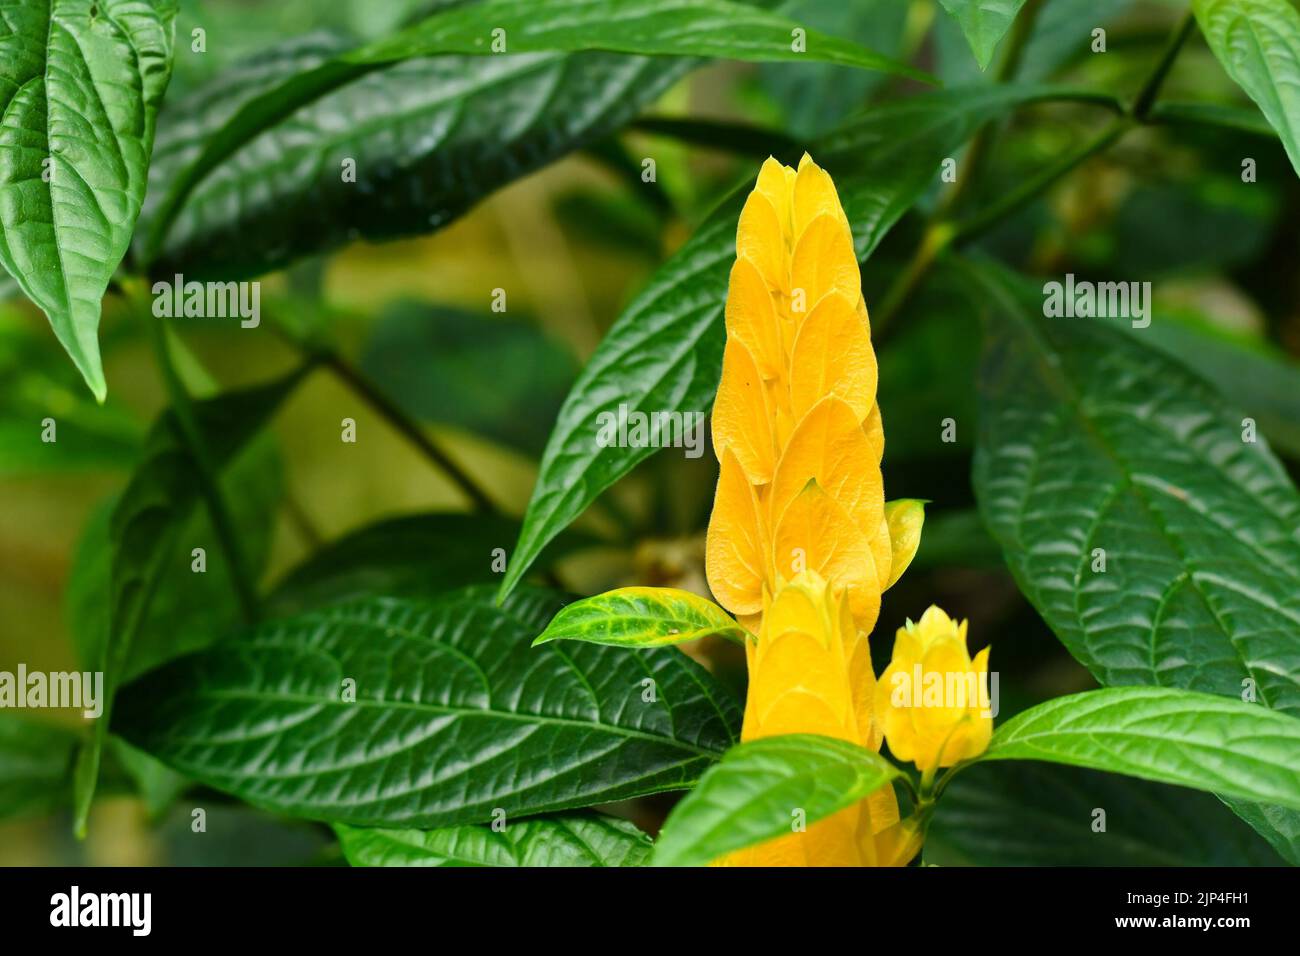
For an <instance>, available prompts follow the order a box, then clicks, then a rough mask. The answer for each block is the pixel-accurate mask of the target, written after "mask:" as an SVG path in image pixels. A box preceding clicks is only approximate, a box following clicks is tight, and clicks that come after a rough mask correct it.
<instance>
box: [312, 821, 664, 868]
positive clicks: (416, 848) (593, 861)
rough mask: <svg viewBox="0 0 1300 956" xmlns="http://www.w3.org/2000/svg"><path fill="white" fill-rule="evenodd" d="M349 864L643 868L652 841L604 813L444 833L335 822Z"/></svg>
mask: <svg viewBox="0 0 1300 956" xmlns="http://www.w3.org/2000/svg"><path fill="white" fill-rule="evenodd" d="M334 830H335V832H336V833H337V834H338V836H339V842H340V843H341V844H342V846H343V854H344V856H346V857H347V860H348V862H349V863H351V864H352V865H353V866H643V865H645V863H646V861H647V860H648V859H649V857H650V849H651V843H650V838H649V837H648V836H646V835H645V834H644V833H642V832H641V831H640V830H638V829H637V828H636V827H635V826H633V825H632V824H631V823H629V822H627V821H626V820H620V819H618V818H617V817H611V816H607V815H605V814H603V813H562V814H556V815H555V816H549V817H532V818H530V819H527V820H520V821H519V822H518V823H509V822H507V824H506V826H505V828H504V829H502V830H501V831H500V832H497V831H495V830H493V829H492V827H491V826H490V825H488V826H483V825H478V826H462V827H448V828H446V829H442V830H368V829H359V828H357V827H350V826H347V825H345V824H341V823H340V824H335V826H334Z"/></svg>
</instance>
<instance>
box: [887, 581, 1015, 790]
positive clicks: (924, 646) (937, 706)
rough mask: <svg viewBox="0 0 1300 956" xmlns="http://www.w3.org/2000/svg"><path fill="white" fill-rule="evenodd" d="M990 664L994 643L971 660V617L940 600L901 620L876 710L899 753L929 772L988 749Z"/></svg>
mask: <svg viewBox="0 0 1300 956" xmlns="http://www.w3.org/2000/svg"><path fill="white" fill-rule="evenodd" d="M988 669H989V649H988V648H987V647H986V648H984V650H982V651H980V652H979V653H978V654H977V655H975V659H974V660H973V661H972V660H971V658H970V653H969V651H968V650H967V648H966V622H965V621H962V622H960V623H958V622H956V621H954V620H953V619H952V618H950V617H949V616H948V615H947V614H945V613H944V612H943V611H942V610H940V609H939V608H937V607H931V608H929V610H927V611H926V612H925V614H924V615H922V617H921V620H920V622H919V623H916V624H913V623H912V622H911V621H909V622H908V624H907V626H906V627H900V628H899V629H898V634H897V636H896V637H895V639H894V655H893V658H892V659H891V660H890V662H889V667H887V668H886V669H885V672H884V673H883V674H881V675H880V683H879V684H878V685H877V687H876V706H875V711H876V714H877V715H878V716H879V718H880V719H881V720H882V721H883V724H884V731H885V739H886V740H888V741H889V749H890V751H891V752H892V753H893V755H894V756H895V757H897V758H898V759H899V760H910V761H911V762H913V763H915V764H916V766H917V769H919V770H920V771H922V773H925V772H927V771H932V770H934V769H935V768H937V767H951V766H952V765H953V764H955V763H960V762H961V761H963V760H968V759H970V758H971V757H978V756H979V755H980V754H982V753H983V752H984V751H985V750H986V749H987V748H988V745H989V737H990V736H992V734H993V717H992V714H991V707H990V705H991V701H990V700H989V696H988V694H989V691H988Z"/></svg>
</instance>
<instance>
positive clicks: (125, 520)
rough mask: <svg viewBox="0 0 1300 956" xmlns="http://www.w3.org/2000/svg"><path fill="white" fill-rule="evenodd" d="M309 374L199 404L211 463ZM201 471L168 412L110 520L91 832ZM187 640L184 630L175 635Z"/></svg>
mask: <svg viewBox="0 0 1300 956" xmlns="http://www.w3.org/2000/svg"><path fill="white" fill-rule="evenodd" d="M301 377H302V373H301V372H295V373H293V374H291V375H288V376H286V377H284V378H281V379H278V380H276V381H275V382H272V383H271V384H269V385H263V386H260V387H257V388H251V389H247V390H244V391H240V392H231V393H229V394H226V395H222V396H219V397H217V398H214V399H209V400H207V401H204V402H201V403H197V404H196V405H195V407H194V413H195V417H196V419H197V427H198V429H199V432H200V434H201V435H202V436H203V438H204V440H205V441H206V442H207V446H208V447H207V453H208V456H209V459H210V461H211V464H212V467H213V468H215V469H218V470H219V469H220V468H222V467H223V466H224V465H225V464H226V463H227V462H228V461H230V460H231V459H233V458H234V457H235V455H236V454H238V452H239V451H240V450H241V449H242V448H243V447H244V446H245V445H246V444H247V443H248V441H250V440H251V439H252V438H253V436H254V435H256V434H257V433H258V431H260V430H261V428H262V426H263V425H264V424H266V422H267V421H268V420H269V419H270V417H271V415H272V414H273V413H274V411H275V410H276V409H277V408H278V407H279V404H280V402H281V401H282V400H283V399H284V398H285V396H287V395H288V394H289V392H291V391H292V390H293V388H294V387H295V386H296V385H297V384H298V381H299V379H300V378H301ZM199 487H200V471H199V465H198V462H196V461H195V459H194V458H193V456H192V455H191V454H190V451H189V445H188V443H187V442H186V440H185V438H184V437H183V435H182V433H181V427H180V423H179V421H178V420H177V419H176V417H175V415H174V414H173V413H172V412H170V411H168V412H166V413H164V414H163V416H162V417H161V418H160V419H159V421H158V422H157V424H155V426H154V428H153V431H152V432H151V433H150V436H149V439H148V441H147V442H146V445H145V453H144V458H143V460H142V462H141V464H140V466H139V467H138V468H137V469H136V472H135V474H134V475H133V476H132V478H131V481H130V483H129V484H128V485H127V487H126V489H125V490H124V491H123V492H122V496H121V498H119V499H118V502H117V505H116V506H115V507H114V509H113V514H112V517H111V518H110V520H109V545H110V550H109V553H110V555H111V557H110V562H111V563H110V570H109V580H110V582H111V592H110V595H109V601H108V604H107V605H106V611H107V614H108V632H107V636H106V637H105V638H104V639H103V640H102V641H101V647H100V654H99V657H98V660H97V662H96V663H95V664H94V665H93V669H94V670H97V671H102V672H103V673H104V696H105V701H104V714H103V716H102V717H101V718H100V719H99V720H97V721H96V722H95V729H94V731H93V734H92V737H91V740H90V742H89V743H88V744H87V745H86V746H85V747H84V748H83V749H82V752H81V756H80V757H79V759H78V762H77V774H76V819H75V826H76V828H77V830H78V831H79V832H84V831H85V825H86V817H87V815H88V814H89V812H90V804H91V800H92V799H93V798H94V795H95V783H96V780H97V778H98V776H99V762H100V754H101V753H102V751H103V747H104V740H105V738H106V736H107V734H108V727H109V719H110V716H111V714H112V708H113V700H114V697H115V695H116V691H117V687H118V686H119V684H120V683H121V682H122V681H123V675H125V674H127V673H128V667H129V665H130V663H131V660H132V648H133V646H134V643H135V641H136V639H137V637H138V636H139V634H140V629H141V627H142V626H143V625H144V624H145V623H146V622H147V621H148V614H149V608H150V604H151V601H152V600H153V597H154V594H155V593H156V591H157V588H158V583H159V581H160V580H162V578H163V576H164V573H165V572H166V571H167V570H168V569H170V568H172V567H173V566H174V563H175V562H176V561H178V560H186V559H188V557H189V554H190V551H191V548H190V546H188V545H187V544H186V543H185V542H183V541H181V540H180V532H181V530H182V529H183V528H184V527H185V523H186V521H187V520H188V519H189V516H190V514H191V512H192V511H193V510H194V506H195V504H196V503H197V502H198V500H199ZM170 636H171V637H174V638H178V639H180V636H179V635H174V634H173V635H170Z"/></svg>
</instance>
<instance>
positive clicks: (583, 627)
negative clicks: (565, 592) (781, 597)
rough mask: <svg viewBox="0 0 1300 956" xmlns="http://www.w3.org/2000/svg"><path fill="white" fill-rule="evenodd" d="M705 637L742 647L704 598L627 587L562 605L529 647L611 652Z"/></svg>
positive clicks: (725, 617) (739, 635)
mask: <svg viewBox="0 0 1300 956" xmlns="http://www.w3.org/2000/svg"><path fill="white" fill-rule="evenodd" d="M710 634H714V635H717V636H719V637H725V638H727V639H728V640H732V641H736V642H738V643H741V644H743V643H744V642H745V636H746V631H745V629H744V628H743V627H741V626H740V625H739V624H737V623H736V622H735V620H733V619H732V617H731V616H730V615H729V614H727V612H726V611H724V610H722V608H720V607H718V606H717V605H716V604H714V603H713V602H712V601H710V600H708V599H707V598H702V597H700V596H699V595H698V594H692V593H691V592H690V591H682V590H679V589H677V588H646V587H631V588H618V589H617V590H614V591H606V592H605V593H604V594H597V595H596V596H595V597H590V598H584V599H583V600H581V601H574V602H573V603H572V604H569V605H567V606H566V607H565V608H564V610H562V611H560V613H559V614H557V615H555V618H554V619H553V620H552V621H551V623H550V624H548V625H547V626H546V630H545V631H543V632H542V633H541V635H540V636H539V637H538V638H537V640H535V641H533V645H534V646H536V645H538V644H545V643H547V642H548V641H560V640H567V641H588V642H590V643H592V644H610V645H613V646H615V647H660V646H662V645H665V644H681V643H682V642H684V641H694V640H698V639H699V638H702V637H706V636H708V635H710Z"/></svg>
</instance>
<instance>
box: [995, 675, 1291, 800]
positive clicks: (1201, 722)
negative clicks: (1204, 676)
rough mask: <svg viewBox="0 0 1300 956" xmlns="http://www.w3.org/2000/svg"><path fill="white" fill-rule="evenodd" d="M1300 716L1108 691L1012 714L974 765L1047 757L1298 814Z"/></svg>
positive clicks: (1210, 698)
mask: <svg viewBox="0 0 1300 956" xmlns="http://www.w3.org/2000/svg"><path fill="white" fill-rule="evenodd" d="M1297 755H1300V720H1297V719H1296V718H1295V717H1292V716H1290V715H1288V714H1281V713H1278V712H1277V711H1274V710H1269V709H1268V708H1267V707H1265V706H1263V705H1261V704H1247V703H1244V702H1242V701H1239V700H1230V699H1228V698H1226V697H1218V696H1215V695H1213V694H1199V693H1196V692H1194V691H1188V690H1178V689H1176V688H1173V687H1108V688H1105V689H1103V690H1094V691H1087V692H1085V693H1082V694H1071V695H1069V696H1068V697H1058V698H1056V699H1055V700H1049V701H1048V702H1047V703H1045V704H1039V705H1038V706H1037V707H1031V708H1030V709H1029V710H1027V711H1025V712H1024V713H1021V714H1019V715H1017V716H1016V717H1013V718H1012V719H1011V720H1009V721H1007V723H1005V724H1003V725H1002V726H1001V727H999V728H998V730H997V732H996V733H994V735H993V739H992V741H990V743H989V749H988V750H987V751H985V753H984V755H983V756H982V757H981V758H979V759H981V760H1047V761H1051V762H1053V763H1064V764H1070V765H1071V766H1075V767H1089V768H1091V769H1093V770H1105V771H1108V772H1110V773H1122V774H1127V775H1129V776H1131V777H1140V778H1142V779H1144V780H1154V781H1157V782H1158V783H1172V784H1177V785H1179V786H1183V787H1193V788H1195V789H1197V790H1208V791H1211V792H1214V793H1220V794H1225V795H1227V796H1233V797H1239V798H1241V799H1243V800H1253V801H1258V802H1261V803H1270V804H1276V805H1278V806H1286V807H1290V808H1292V809H1296V810H1300V761H1297V759H1296V757H1297Z"/></svg>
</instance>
